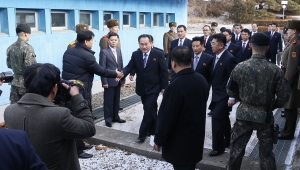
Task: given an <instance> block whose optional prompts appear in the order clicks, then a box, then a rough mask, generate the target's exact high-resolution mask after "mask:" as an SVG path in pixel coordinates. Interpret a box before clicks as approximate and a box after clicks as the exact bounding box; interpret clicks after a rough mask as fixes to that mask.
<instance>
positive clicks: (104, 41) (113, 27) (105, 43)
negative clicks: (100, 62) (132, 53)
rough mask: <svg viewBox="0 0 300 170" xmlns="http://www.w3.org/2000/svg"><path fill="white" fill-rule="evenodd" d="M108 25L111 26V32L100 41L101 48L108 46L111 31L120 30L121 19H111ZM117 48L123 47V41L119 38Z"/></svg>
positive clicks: (116, 31)
mask: <svg viewBox="0 0 300 170" xmlns="http://www.w3.org/2000/svg"><path fill="white" fill-rule="evenodd" d="M107 27H108V28H109V33H107V35H104V36H103V37H102V38H101V39H100V42H99V46H100V50H103V49H105V48H107V47H108V35H109V34H110V33H116V34H118V32H119V21H118V20H116V19H110V20H108V21H107ZM117 48H120V49H121V41H120V39H119V43H118V45H117Z"/></svg>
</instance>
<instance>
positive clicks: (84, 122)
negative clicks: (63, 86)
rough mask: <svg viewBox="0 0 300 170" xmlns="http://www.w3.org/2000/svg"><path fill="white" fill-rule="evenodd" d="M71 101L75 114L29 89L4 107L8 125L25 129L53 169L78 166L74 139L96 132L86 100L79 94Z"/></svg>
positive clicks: (44, 159)
mask: <svg viewBox="0 0 300 170" xmlns="http://www.w3.org/2000/svg"><path fill="white" fill-rule="evenodd" d="M71 102H72V104H73V114H74V115H75V116H76V117H75V116H73V115H72V112H71V111H70V110H69V109H67V108H65V107H58V106H56V105H54V103H52V102H51V101H49V100H48V99H47V98H45V97H43V96H41V95H38V94H33V93H26V94H25V95H24V96H23V97H22V98H21V99H20V100H19V101H18V103H16V104H12V105H9V106H8V107H7V108H6V109H5V111H4V120H5V123H6V124H7V127H8V128H11V129H18V130H24V131H26V132H27V135H28V137H29V139H30V141H31V143H32V146H33V147H34V149H35V151H36V153H37V154H38V156H39V157H40V158H41V160H42V161H43V162H44V163H45V164H46V165H47V167H48V168H49V169H51V170H54V169H57V170H61V169H74V170H76V169H78V170H79V169H80V165H79V161H78V156H77V151H76V146H75V139H86V138H89V137H92V136H94V135H95V133H96V130H95V126H94V120H93V116H92V114H91V112H90V109H89V107H88V106H87V101H86V100H84V98H83V97H82V95H81V94H77V95H75V96H73V97H72V98H71Z"/></svg>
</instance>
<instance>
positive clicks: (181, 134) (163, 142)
mask: <svg viewBox="0 0 300 170" xmlns="http://www.w3.org/2000/svg"><path fill="white" fill-rule="evenodd" d="M183 87H184V88H183ZM163 95H164V96H163V100H162V103H161V105H160V108H159V111H158V117H157V125H156V132H155V138H154V142H155V144H157V145H158V146H162V157H163V158H164V159H165V160H166V161H167V162H170V163H172V164H175V165H177V166H189V165H195V164H196V163H197V162H199V161H200V160H202V154H203V144H204V137H205V119H206V118H205V117H206V102H207V99H208V95H209V87H208V84H207V83H206V80H205V78H204V77H203V76H202V75H200V74H197V73H195V71H194V70H193V69H192V68H186V69H183V70H181V71H179V72H178V73H177V74H176V75H175V77H174V79H173V80H172V81H171V83H170V85H169V86H168V87H167V88H166V90H165V92H164V94H163Z"/></svg>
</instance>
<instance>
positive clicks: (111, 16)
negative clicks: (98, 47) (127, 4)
mask: <svg viewBox="0 0 300 170" xmlns="http://www.w3.org/2000/svg"><path fill="white" fill-rule="evenodd" d="M106 14H109V15H110V19H113V18H114V15H113V13H111V12H104V13H103V18H104V15H106ZM103 21H104V20H103ZM103 25H104V28H108V27H107V24H104V22H103Z"/></svg>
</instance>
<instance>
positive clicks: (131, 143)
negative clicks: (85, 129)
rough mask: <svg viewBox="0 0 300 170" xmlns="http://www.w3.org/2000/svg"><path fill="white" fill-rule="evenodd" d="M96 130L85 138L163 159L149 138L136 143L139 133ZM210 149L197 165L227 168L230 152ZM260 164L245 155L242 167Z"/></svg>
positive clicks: (209, 169) (209, 168) (250, 169)
mask: <svg viewBox="0 0 300 170" xmlns="http://www.w3.org/2000/svg"><path fill="white" fill-rule="evenodd" d="M96 131H97V133H96V135H95V136H93V137H92V138H89V139H86V140H85V141H86V142H87V143H90V144H95V145H99V144H103V145H106V146H113V147H117V148H118V149H121V150H125V151H128V152H132V153H135V154H138V155H142V156H146V157H149V158H152V159H158V160H163V159H162V157H161V153H158V152H156V151H153V149H152V147H151V146H150V145H149V138H147V139H146V140H145V142H144V143H136V140H137V137H138V135H137V134H134V133H129V132H124V131H119V130H115V129H111V128H107V127H103V126H96ZM210 151H211V149H206V148H204V149H203V159H202V160H201V161H200V162H199V163H197V165H196V167H197V168H200V169H205V170H221V169H222V170H223V169H225V167H226V163H227V160H228V158H229V153H224V154H222V155H220V156H217V157H209V156H208V154H209V152H210ZM259 165H260V163H259V160H258V159H253V158H249V157H245V156H244V158H243V163H242V167H241V169H245V170H257V169H260V168H259ZM277 168H278V169H283V166H282V165H281V164H278V163H277Z"/></svg>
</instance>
